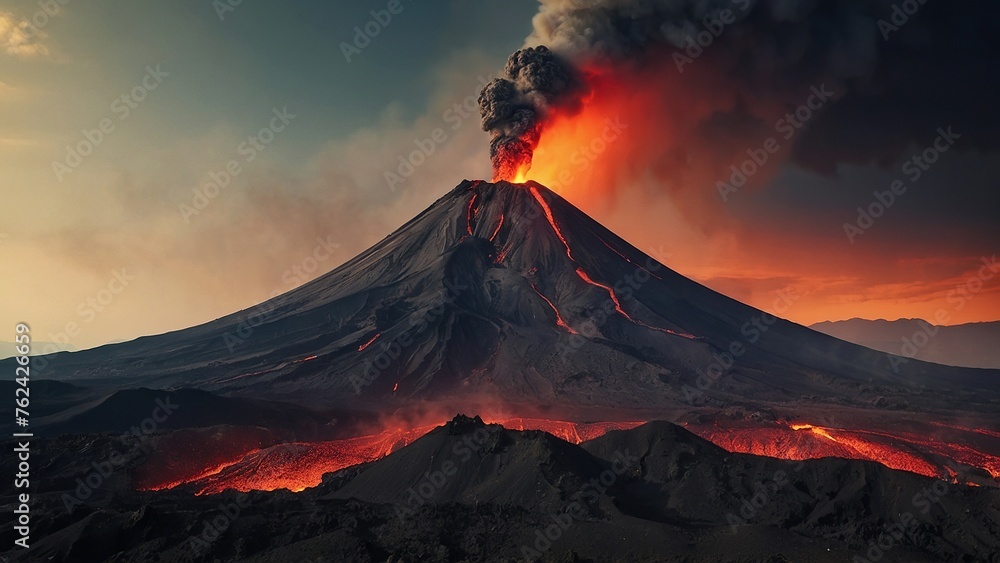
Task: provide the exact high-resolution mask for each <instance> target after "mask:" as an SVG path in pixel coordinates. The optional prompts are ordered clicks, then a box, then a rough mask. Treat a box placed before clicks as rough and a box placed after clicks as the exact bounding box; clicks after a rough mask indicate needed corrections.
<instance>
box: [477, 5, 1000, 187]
mask: <svg viewBox="0 0 1000 563" xmlns="http://www.w3.org/2000/svg"><path fill="white" fill-rule="evenodd" d="M539 3H540V8H539V12H538V13H537V14H536V15H535V16H534V18H533V22H532V23H533V29H534V31H533V33H532V34H531V35H530V36H529V37H528V38H527V40H526V42H525V48H524V49H522V50H521V51H518V52H517V53H515V54H514V55H512V56H511V60H510V63H509V64H508V68H507V69H506V72H505V76H504V78H500V79H498V80H497V83H495V84H491V85H490V86H489V87H487V89H485V90H484V92H483V96H482V98H481V101H482V108H483V112H482V113H483V117H484V120H483V125H484V129H486V130H488V131H490V133H491V136H492V145H491V148H492V154H493V162H494V171H495V172H500V173H501V175H504V174H506V173H508V168H509V166H510V163H511V162H514V163H522V162H525V161H527V162H530V158H531V155H530V153H531V151H532V149H533V148H534V146H535V145H536V144H537V139H538V137H539V136H540V135H541V133H542V131H543V128H544V127H545V121H546V119H545V116H546V110H545V108H546V107H549V106H550V105H551V103H552V98H553V96H555V97H558V98H559V102H558V103H559V104H560V105H561V104H573V103H577V102H579V101H580V99H581V98H582V97H583V96H584V95H586V94H587V93H588V92H589V91H590V90H591V88H592V87H593V84H591V83H589V81H590V77H592V76H593V75H594V74H595V73H597V74H602V75H604V76H605V77H613V80H615V81H618V82H621V81H629V80H631V82H630V84H633V85H634V88H635V89H636V90H646V91H649V90H654V89H655V90H656V91H657V92H662V93H663V101H662V104H667V103H670V101H674V102H675V103H682V104H690V105H691V106H692V107H695V106H698V105H703V106H704V105H709V106H711V107H709V108H707V109H706V110H705V111H703V112H701V113H698V114H697V119H693V118H692V119H690V120H688V121H689V122H688V123H686V124H685V128H684V129H683V130H680V131H673V132H672V133H671V137H672V138H676V139H684V141H683V142H677V144H676V145H674V146H671V147H663V148H662V151H661V152H662V154H660V155H653V156H654V157H657V158H658V159H659V160H658V162H660V163H661V166H660V168H662V167H663V166H662V163H664V162H668V161H670V162H681V163H686V162H694V161H708V163H707V164H705V165H704V167H705V168H708V167H709V165H710V164H711V161H712V160H715V161H716V162H715V164H717V165H718V166H716V168H717V169H719V170H725V169H726V168H728V166H729V164H730V163H731V162H732V158H733V157H734V156H736V155H739V154H740V153H742V152H743V151H744V150H745V149H746V147H747V146H749V143H752V142H757V140H758V139H759V138H761V137H760V135H761V133H762V132H763V133H764V137H763V138H766V136H767V133H766V131H767V130H768V129H770V128H771V126H772V125H773V124H774V122H775V120H776V119H778V118H780V117H781V116H782V115H784V114H785V113H786V112H787V111H788V110H789V109H793V108H794V107H795V106H798V105H799V104H801V103H802V98H803V94H804V93H806V92H808V90H809V89H810V88H811V87H814V86H820V85H825V87H826V88H827V89H829V90H832V91H833V92H835V93H836V95H835V96H834V101H833V103H831V104H829V105H828V106H827V107H826V108H824V110H823V113H822V115H821V116H818V117H817V118H816V119H815V120H813V121H812V122H810V123H809V124H808V127H807V128H804V129H803V131H802V133H801V134H799V135H798V136H797V137H796V138H795V140H794V146H793V147H792V148H791V150H789V151H788V154H787V155H784V154H783V155H782V157H781V158H782V159H783V161H785V162H788V161H791V162H794V163H796V164H799V165H801V166H804V167H806V168H809V169H812V170H814V171H818V172H820V173H824V174H832V173H833V172H834V171H835V168H836V166H837V165H838V164H842V163H848V164H858V165H868V164H872V163H875V164H880V165H884V164H888V163H890V162H892V161H893V160H894V159H896V158H899V157H901V156H902V155H903V153H904V152H905V151H906V150H908V147H910V146H911V145H912V144H914V143H922V142H925V141H926V136H927V135H928V133H929V132H932V131H934V130H935V129H936V128H937V127H940V126H942V125H943V124H951V125H954V127H955V129H956V130H961V131H963V132H964V133H966V134H967V135H968V136H967V137H965V139H968V141H969V142H968V143H967V145H966V146H965V147H963V150H966V149H986V150H988V149H992V148H995V147H996V146H997V145H998V143H997V137H996V135H995V134H994V132H995V131H996V130H997V128H998V127H1000V114H998V113H997V112H991V114H990V115H985V114H984V113H983V112H982V111H981V108H983V107H991V106H992V104H993V103H994V100H996V99H997V97H998V95H1000V82H998V81H996V80H988V81H984V80H981V79H980V78H979V77H980V73H981V69H983V68H990V67H991V66H992V64H993V63H992V61H995V60H996V57H997V56H1000V53H998V49H997V45H998V42H997V41H993V40H991V39H990V38H991V37H994V36H996V35H997V34H998V33H1000V29H998V28H1000V25H998V21H1000V5H997V4H995V3H989V4H982V3H975V4H974V3H972V2H966V1H962V0H959V1H956V2H936V3H935V2H926V3H922V2H916V0H913V1H912V2H910V3H909V4H907V5H906V6H904V8H906V10H905V11H904V10H903V8H900V7H899V4H901V2H899V1H893V0H810V1H803V2H794V1H789V0H539ZM903 4H906V3H903ZM914 7H916V8H914ZM975 10H981V12H976V13H977V15H976V16H975V17H971V16H970V15H969V14H970V13H972V11H975ZM543 45H544V46H545V47H547V49H546V48H545V47H542V46H543ZM539 59H540V60H539ZM536 60H537V61H538V62H536ZM559 63H561V64H559ZM536 73H537V74H536ZM536 76H537V77H538V79H537V80H536V78H535V77H536ZM570 76H586V77H588V78H587V81H585V82H587V83H583V84H580V85H578V86H575V87H569V88H567V87H566V86H565V84H568V82H566V81H565V79H566V78H567V77H570ZM931 77H934V78H931ZM668 111H669V109H665V108H662V107H655V106H654V105H650V106H649V107H645V108H641V109H637V110H636V111H634V112H632V113H633V114H634V115H636V116H637V117H638V118H639V119H642V118H643V117H644V116H646V117H647V119H646V121H647V122H648V123H650V124H653V123H655V122H654V121H652V120H653V119H654V118H656V117H657V116H658V114H660V115H662V114H664V113H666V112H668ZM678 111H680V110H678ZM644 141H656V138H655V137H652V138H649V139H645V140H644ZM668 142H669V141H664V143H668ZM642 149H643V150H648V149H647V148H646V147H642ZM705 150H707V151H708V153H706V152H705ZM619 164H620V165H623V166H624V165H626V164H628V165H629V166H631V167H633V168H634V165H635V163H625V162H619ZM645 164H646V166H647V167H652V168H656V165H654V163H652V162H648V163H645ZM703 172H704V171H703ZM635 173H636V174H637V175H642V174H643V172H642V171H638V170H637V171H635ZM660 174H661V177H662V172H661V173H660ZM670 174H671V175H672V176H671V178H672V179H673V180H675V181H674V182H673V183H674V184H677V183H679V181H678V180H677V176H676V175H675V174H677V172H676V170H671V171H670ZM653 175H655V173H654V174H653ZM710 176H712V177H715V176H716V174H715V173H714V172H713V173H712V174H710ZM705 180H706V178H701V181H705ZM758 180H760V181H763V180H764V178H758ZM702 185H703V184H702Z"/></svg>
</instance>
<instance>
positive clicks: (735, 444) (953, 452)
mask: <svg viewBox="0 0 1000 563" xmlns="http://www.w3.org/2000/svg"><path fill="white" fill-rule="evenodd" d="M687 428H688V430H690V431H692V432H694V433H695V434H697V435H699V436H701V437H702V438H705V439H706V440H708V441H710V442H712V443H714V444H715V445H717V446H720V447H722V448H723V449H725V450H727V451H730V452H734V453H747V454H754V455H762V456H767V457H777V458H781V459H789V460H804V459H818V458H822V457H840V458H846V459H862V460H868V461H875V462H878V463H881V464H882V465H885V466H886V467H889V468H892V469H899V470H903V471H910V472H912V473H918V474H920V475H925V476H927V477H936V478H942V479H949V480H951V481H953V482H954V481H955V480H956V479H955V476H954V471H953V470H952V469H951V468H950V467H949V466H948V465H946V463H951V462H953V463H955V464H960V465H967V466H971V467H975V468H978V469H981V470H983V471H986V472H988V473H989V474H990V475H992V476H993V477H994V478H1000V456H995V455H992V454H988V453H985V452H982V451H979V450H978V449H976V448H974V447H972V446H970V445H967V444H962V443H958V441H957V440H958V439H961V437H960V436H956V441H954V442H941V441H935V440H931V439H929V438H927V437H923V436H920V435H918V434H914V433H908V432H892V433H889V432H879V431H874V430H856V429H843V428H829V427H823V426H816V425H813V424H806V423H802V424H791V425H787V426H786V425H783V424H775V425H768V426H763V427H760V426H754V427H722V426H688V427H687ZM962 430H963V431H966V432H971V431H967V430H965V429H962Z"/></svg>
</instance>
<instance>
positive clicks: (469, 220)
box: [465, 192, 479, 235]
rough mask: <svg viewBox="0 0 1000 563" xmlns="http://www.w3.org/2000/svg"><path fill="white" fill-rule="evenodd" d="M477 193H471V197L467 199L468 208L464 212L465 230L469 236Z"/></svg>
mask: <svg viewBox="0 0 1000 563" xmlns="http://www.w3.org/2000/svg"><path fill="white" fill-rule="evenodd" d="M478 195H479V192H472V197H470V198H469V208H468V209H467V210H466V225H465V230H466V231H467V232H468V233H469V234H470V235H471V234H472V218H473V217H475V216H476V213H475V210H474V209H473V206H474V205H475V204H476V197H477V196H478Z"/></svg>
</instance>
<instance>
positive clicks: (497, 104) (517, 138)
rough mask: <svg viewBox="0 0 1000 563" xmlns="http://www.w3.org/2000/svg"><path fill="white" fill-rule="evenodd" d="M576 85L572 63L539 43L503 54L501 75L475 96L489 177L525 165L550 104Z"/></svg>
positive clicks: (509, 175)
mask: <svg viewBox="0 0 1000 563" xmlns="http://www.w3.org/2000/svg"><path fill="white" fill-rule="evenodd" d="M575 88H576V80H575V79H574V75H573V69H572V67H570V65H569V64H568V63H566V62H565V61H563V60H562V59H561V58H560V57H558V56H556V55H555V54H554V53H553V52H552V51H550V50H548V49H547V48H546V47H544V46H539V47H529V48H526V49H521V50H519V51H516V52H515V53H513V54H512V55H511V56H510V58H509V59H507V67H506V68H505V69H504V73H503V77H502V78H495V79H493V81H491V82H490V83H489V84H487V85H486V86H485V87H484V88H483V91H482V93H481V94H480V95H479V108H480V113H481V115H482V118H483V130H484V131H489V133H490V157H491V158H492V160H493V180H494V181H496V180H512V179H513V178H514V177H515V176H516V175H517V173H518V172H519V171H520V170H524V169H527V168H530V166H531V156H532V153H533V152H534V150H535V146H536V145H538V139H539V136H540V135H541V128H542V122H543V120H544V119H545V118H546V115H547V113H548V111H549V108H550V107H552V106H553V105H555V104H557V103H559V102H560V100H563V99H566V98H568V97H569V96H570V95H572V93H573V91H574V89H575Z"/></svg>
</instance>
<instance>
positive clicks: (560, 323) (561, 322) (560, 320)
mask: <svg viewBox="0 0 1000 563" xmlns="http://www.w3.org/2000/svg"><path fill="white" fill-rule="evenodd" d="M531 289H534V290H535V293H537V294H538V296H539V297H541V298H542V300H543V301H545V302H546V303H548V304H549V307H551V308H552V312H553V313H555V314H556V325H558V326H560V327H562V328H564V329H566V330H567V331H569V332H570V333H571V334H579V333H578V332H576V331H575V330H573V327H571V326H569V325H568V324H567V323H566V321H564V320H563V318H562V315H560V314H559V309H556V306H555V304H553V303H552V301H550V300H549V298H548V297H546V296H544V295H542V292H541V291H538V288H537V287H535V286H534V284H532V286H531Z"/></svg>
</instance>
